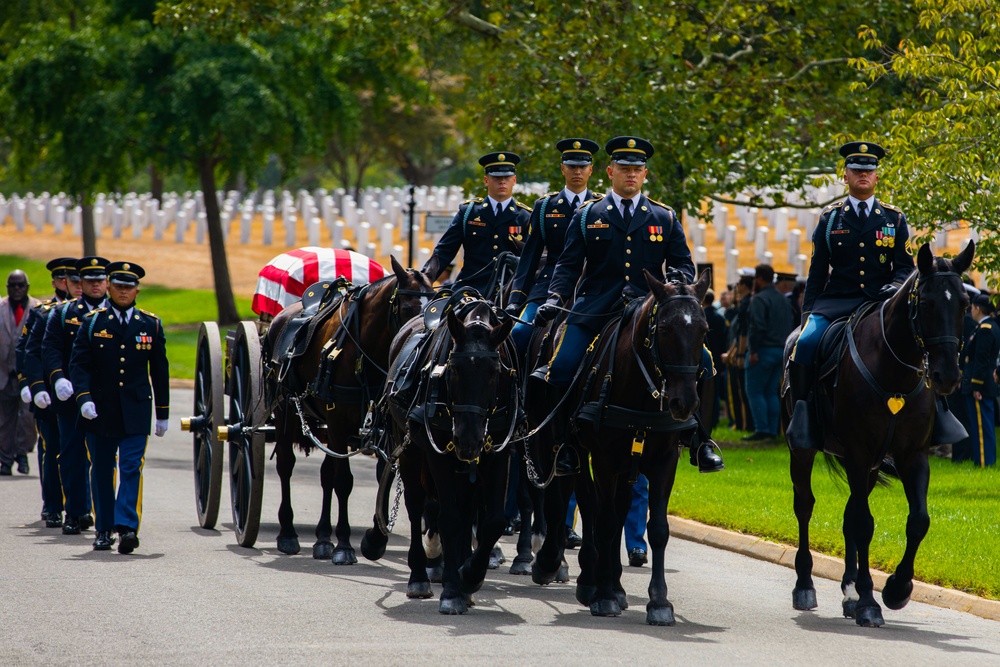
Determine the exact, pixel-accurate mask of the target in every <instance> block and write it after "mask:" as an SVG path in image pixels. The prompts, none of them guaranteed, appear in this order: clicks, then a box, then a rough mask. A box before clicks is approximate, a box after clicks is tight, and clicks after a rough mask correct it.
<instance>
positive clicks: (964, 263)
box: [951, 239, 976, 273]
mask: <svg viewBox="0 0 1000 667" xmlns="http://www.w3.org/2000/svg"><path fill="white" fill-rule="evenodd" d="M975 256H976V242H975V241H973V240H972V239H969V243H968V245H966V246H965V249H964V250H962V252H960V253H958V257H956V258H955V259H953V260H952V262H951V268H952V270H953V271H954V272H955V273H965V272H966V271H968V270H969V267H970V266H972V258H973V257H975Z"/></svg>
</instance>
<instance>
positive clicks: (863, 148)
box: [861, 144, 868, 153]
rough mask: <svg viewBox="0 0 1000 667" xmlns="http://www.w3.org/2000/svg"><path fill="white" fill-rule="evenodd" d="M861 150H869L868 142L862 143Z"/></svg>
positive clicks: (863, 151)
mask: <svg viewBox="0 0 1000 667" xmlns="http://www.w3.org/2000/svg"><path fill="white" fill-rule="evenodd" d="M861 152H862V153H867V152H868V144H861Z"/></svg>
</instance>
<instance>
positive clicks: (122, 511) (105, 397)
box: [71, 262, 170, 553]
mask: <svg viewBox="0 0 1000 667" xmlns="http://www.w3.org/2000/svg"><path fill="white" fill-rule="evenodd" d="M144 274H145V272H144V271H143V270H142V268H141V267H139V266H138V265H137V264H134V263H129V262H114V263H112V264H111V265H109V267H108V275H109V279H110V280H111V282H112V283H115V282H117V281H125V280H131V281H134V282H132V283H123V284H137V283H138V280H139V278H141V277H142V276H143V275H144ZM123 316H124V317H126V318H127V320H126V322H125V323H124V324H123V323H122V322H121V321H120V319H121V318H122V317H123ZM71 369H72V378H73V386H74V389H75V391H76V404H77V406H79V408H80V411H81V415H83V416H84V417H87V416H88V415H87V413H86V405H87V404H88V403H92V404H93V406H92V407H93V408H94V409H95V410H96V412H97V416H96V417H95V418H93V419H90V418H88V419H84V420H83V428H84V429H85V430H86V431H87V448H88V451H89V452H90V456H91V459H92V461H93V472H92V476H91V485H92V487H93V491H94V505H95V510H96V514H97V524H96V529H97V531H98V536H100V534H101V532H105V531H112V530H117V531H118V532H119V533H121V534H122V536H123V537H122V543H121V545H120V546H119V551H123V547H125V545H126V542H125V537H124V536H125V534H126V533H131V536H132V537H133V538H134V537H135V533H137V532H138V530H139V524H140V521H141V519H142V466H143V463H144V461H145V458H144V457H145V452H146V442H147V440H148V437H149V434H150V423H151V420H152V417H153V412H154V397H155V413H156V419H157V421H165V420H166V419H167V418H168V416H169V400H170V389H169V383H170V371H169V366H168V363H167V351H166V338H165V336H164V333H163V325H162V323H161V322H160V319H159V318H158V317H156V315H153V314H152V313H149V312H146V311H144V310H140V309H139V308H137V307H135V306H134V304H133V305H132V306H130V307H129V308H128V309H126V311H125V312H124V313H122V312H121V311H120V310H119V309H118V307H117V306H115V305H113V304H112V303H111V302H110V301H109V305H108V307H106V308H102V309H100V310H95V311H94V312H92V313H90V314H89V315H88V316H86V317H85V318H84V324H83V328H82V329H81V331H80V334H79V336H78V337H77V339H76V342H75V343H74V345H73V359H72V363H71ZM150 381H152V389H151V388H150ZM158 434H160V435H162V432H159V431H158ZM116 456H117V459H118V469H119V476H118V493H117V498H116V495H115V458H116ZM135 544H136V545H137V544H138V540H136V542H135ZM108 546H109V547H110V544H109V545H108ZM95 547H97V544H96V542H95ZM132 548H134V546H133V547H132ZM128 551H131V549H128V550H127V551H123V552H124V553H127V552H128Z"/></svg>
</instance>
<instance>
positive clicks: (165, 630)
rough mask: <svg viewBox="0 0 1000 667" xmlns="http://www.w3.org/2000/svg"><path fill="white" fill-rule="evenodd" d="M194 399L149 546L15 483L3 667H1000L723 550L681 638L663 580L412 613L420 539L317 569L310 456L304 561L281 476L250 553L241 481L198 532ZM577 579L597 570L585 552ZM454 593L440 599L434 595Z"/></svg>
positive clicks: (1, 618)
mask: <svg viewBox="0 0 1000 667" xmlns="http://www.w3.org/2000/svg"><path fill="white" fill-rule="evenodd" d="M191 396H192V394H191V392H190V391H188V390H178V389H175V390H173V391H172V392H171V397H172V401H171V404H172V405H171V413H172V415H173V416H172V418H171V421H170V430H169V432H168V433H167V436H166V437H165V438H163V439H158V438H150V442H149V447H148V449H147V456H146V467H145V481H144V486H143V489H144V503H143V517H142V528H141V531H140V533H139V537H140V539H141V545H140V547H139V549H138V550H137V551H136V552H135V553H134V554H132V555H129V556H123V555H120V554H118V553H117V552H115V551H111V552H94V551H92V550H91V541H92V540H93V531H87V532H85V533H84V534H83V535H77V536H63V535H62V534H61V531H59V530H58V529H48V528H45V527H44V524H43V523H42V522H41V521H40V520H39V512H40V509H41V507H40V504H41V501H40V498H39V484H38V477H37V471H36V470H35V469H34V468H35V465H34V461H32V471H31V474H30V475H28V476H19V475H16V474H15V475H14V476H13V477H5V478H0V572H2V573H3V579H2V583H0V664H2V665H21V664H28V665H34V664H45V665H91V664H93V665H117V664H155V665H187V664H213V665H229V664H233V665H237V664H239V665H245V664H263V663H268V664H293V663H294V664H320V663H323V664H329V663H331V662H334V663H352V664H376V663H377V664H379V665H413V664H462V663H465V664H468V663H473V664H486V663H489V664H512V665H513V664H516V665H522V664H531V665H535V664H545V665H570V664H573V665H590V664H597V663H601V664H627V665H636V664H649V663H655V664H667V663H671V664H684V665H719V664H727V665H810V667H818V666H821V665H843V664H846V663H851V662H862V663H866V664H878V665H880V666H883V665H907V666H908V667H909V666H914V665H941V664H945V663H961V664H963V665H965V666H974V665H1000V623H998V622H997V621H993V620H988V619H984V618H980V617H978V616H975V615H972V614H968V613H963V612H959V611H954V610H951V609H944V608H940V607H937V606H931V605H927V604H922V603H919V602H911V603H910V605H908V606H907V607H906V608H905V609H903V610H900V611H892V610H888V609H886V610H884V615H885V620H886V624H885V626H883V627H882V628H877V629H872V628H860V627H858V626H857V625H856V624H855V623H854V621H853V620H851V619H845V618H842V616H841V612H840V609H841V604H840V602H841V594H840V587H839V583H838V582H836V581H831V580H828V579H820V578H817V579H816V586H817V595H818V598H819V609H817V610H816V611H812V612H798V611H795V610H793V609H792V605H791V591H792V587H793V585H794V580H795V576H794V572H793V571H792V570H790V569H788V568H786V567H783V566H781V565H777V564H773V563H770V562H766V561H764V560H759V559H755V558H748V557H746V556H744V555H740V554H738V553H733V552H731V551H727V550H721V549H715V548H712V547H710V546H707V545H706V544H703V543H699V542H694V541H687V540H683V539H672V540H671V541H670V543H669V545H668V546H667V584H668V586H669V590H670V599H671V601H672V602H673V604H674V607H675V611H676V615H677V624H676V625H675V626H673V627H651V626H647V625H646V624H645V602H646V587H647V585H648V583H649V569H648V566H647V567H644V568H630V567H626V568H625V570H626V571H625V574H624V577H623V584H624V586H625V589H626V591H627V592H628V594H629V598H628V599H629V603H630V608H629V609H628V610H626V611H625V612H624V613H623V614H622V616H620V617H618V618H595V617H593V616H591V615H590V612H589V610H588V609H586V608H584V607H582V606H580V605H579V604H577V603H576V601H575V598H574V595H573V587H572V584H554V585H551V586H546V587H539V586H536V585H534V584H532V583H531V581H530V577H523V576H514V575H511V574H509V573H508V568H509V560H510V559H512V557H513V555H514V553H515V550H514V538H512V537H505V538H503V540H502V542H501V544H502V546H503V550H504V553H505V555H506V556H507V558H508V563H507V564H505V565H503V566H501V569H500V570H496V571H492V572H490V573H489V575H488V576H487V579H486V583H485V584H484V586H483V588H482V590H480V592H479V593H477V594H476V596H475V597H476V602H477V604H476V606H475V607H474V608H472V609H471V610H470V611H469V613H468V614H466V615H464V616H442V615H440V614H438V612H437V607H438V603H437V600H436V599H432V600H422V601H418V600H408V599H407V598H406V595H405V590H406V579H407V568H406V548H407V540H406V539H405V538H404V537H402V536H401V535H399V533H400V532H401V531H402V532H405V526H403V522H404V521H405V519H404V518H403V516H402V514H403V513H401V523H400V525H399V526H398V527H397V534H394V535H393V536H392V537H391V539H390V542H389V548H388V551H387V553H386V556H385V557H384V558H383V559H382V560H381V561H379V562H377V563H371V562H368V561H366V560H364V559H363V557H361V555H360V550H359V553H358V557H359V559H360V562H359V563H358V564H357V565H353V566H334V565H332V564H331V563H329V562H327V561H317V560H314V559H313V558H312V557H311V546H312V540H313V527H314V525H315V522H316V520H317V519H318V517H319V512H320V505H321V494H320V489H319V465H320V463H321V458H320V457H319V456H315V455H314V456H310V457H308V458H306V457H303V456H301V455H300V456H299V458H298V464H297V466H296V468H295V475H294V478H293V484H292V494H293V498H294V505H295V510H296V527H297V529H298V531H299V536H300V540H301V542H302V548H303V550H302V554H300V555H297V556H286V555H283V554H281V553H279V552H278V551H277V549H276V547H275V538H276V536H277V530H278V527H277V506H278V500H279V487H278V479H277V474H276V473H275V472H274V467H273V462H268V469H267V473H266V481H265V488H264V507H263V518H262V522H263V523H262V527H261V533H260V536H259V538H258V541H257V545H256V548H252V549H248V548H243V547H239V546H237V545H236V544H235V540H234V536H233V532H232V526H231V518H230V505H229V498H228V493H229V487H228V479H224V480H223V501H222V508H221V510H220V525H219V527H218V530H203V529H201V528H200V527H198V522H197V517H196V514H195V508H194V491H193V489H194V486H193V478H192V471H191V438H190V435H189V434H187V433H182V432H180V428H179V418H180V417H182V416H186V415H187V414H188V413H189V411H190V405H191ZM353 469H354V474H355V487H354V493H353V495H352V498H351V501H352V502H351V506H350V516H351V519H352V522H353V525H354V526H355V530H354V536H353V539H352V541H353V544H354V546H355V547H356V548H357V547H358V546H359V545H360V539H361V535H362V532H363V530H364V529H365V528H366V527H367V526H368V525H370V524H369V522H370V517H371V515H372V509H373V507H374V496H375V478H374V471H375V465H374V461H373V460H372V459H370V458H366V457H357V458H355V459H354V460H353ZM570 554H571V555H570V573H571V576H572V577H574V578H575V576H576V574H578V572H579V568H578V566H577V563H576V557H575V555H573V552H570ZM439 592H440V588H439V587H438V586H435V594H437V593H439Z"/></svg>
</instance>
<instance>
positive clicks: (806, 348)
mask: <svg viewBox="0 0 1000 667" xmlns="http://www.w3.org/2000/svg"><path fill="white" fill-rule="evenodd" d="M831 324H833V323H832V322H831V321H830V320H829V319H828V318H827V317H826V315H817V314H816V313H810V314H809V317H808V318H807V319H806V323H805V326H803V327H802V331H800V332H799V338H798V340H797V341H795V347H794V348H792V361H794V362H795V363H797V364H802V365H803V366H812V364H813V362H814V361H816V350H817V348H819V341H820V340H821V339H822V338H823V334H824V333H825V332H826V330H827V329H829V328H830V325H831Z"/></svg>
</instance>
